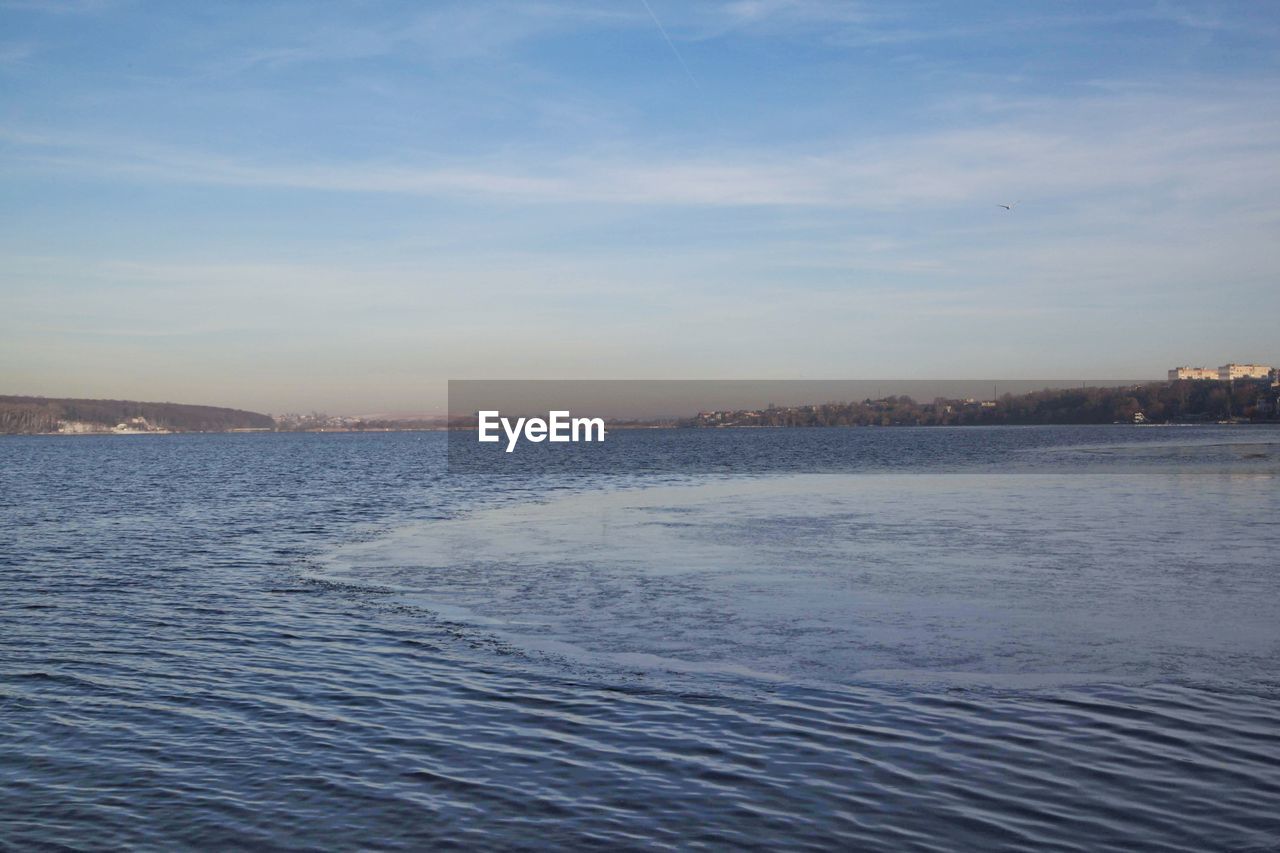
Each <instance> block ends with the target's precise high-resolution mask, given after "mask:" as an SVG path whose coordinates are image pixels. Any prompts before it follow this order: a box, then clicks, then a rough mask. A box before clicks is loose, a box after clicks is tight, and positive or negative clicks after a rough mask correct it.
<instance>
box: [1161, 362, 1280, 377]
mask: <svg viewBox="0 0 1280 853" xmlns="http://www.w3.org/2000/svg"><path fill="white" fill-rule="evenodd" d="M1272 373H1273V371H1272V369H1271V365H1269V364H1237V363H1236V362H1234V361H1232V362H1229V363H1227V364H1224V365H1222V366H1221V367H1219V368H1218V369H1217V370H1214V369H1213V368H1212V367H1185V366H1184V367H1175V368H1173V369H1172V370H1170V371H1169V381H1170V382H1177V381H1178V380H1179V379H1216V380H1218V381H1219V382H1230V381H1231V380H1233V379H1266V378H1267V377H1268V376H1270V375H1271V374H1272Z"/></svg>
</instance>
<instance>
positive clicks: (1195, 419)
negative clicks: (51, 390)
mask: <svg viewBox="0 0 1280 853" xmlns="http://www.w3.org/2000/svg"><path fill="white" fill-rule="evenodd" d="M606 423H607V424H608V426H609V428H611V429H644V428H657V427H678V428H692V429H706V428H712V429H714V428H726V427H832V426H844V427H850V426H1002V425H1009V426H1014V425H1044V426H1049V425H1067V424H1073V425H1084V424H1116V423H1121V424H1149V425H1157V424H1194V423H1280V383H1277V382H1273V381H1271V380H1268V379H1237V380H1234V381H1230V382H1228V381H1219V380H1210V379H1183V380H1174V381H1169V382H1151V383H1147V384H1143V385H1133V386H1127V387H1095V386H1090V387H1082V388H1069V389H1063V388H1058V389H1045V390H1042V391H1033V392H1030V393H1026V394H1005V395H1003V396H1001V397H999V398H997V399H994V400H976V399H971V398H969V399H954V400H953V399H946V398H941V397H939V398H937V399H935V400H933V401H931V402H927V403H926V402H919V401H916V400H913V399H912V398H910V397H907V396H889V397H884V398H881V399H876V400H872V399H867V400H862V401H860V402H828V403H818V404H813V405H801V406H773V405H770V406H766V407H764V408H761V409H737V410H718V411H705V412H699V413H698V414H697V415H695V416H693V417H687V418H665V419H655V420H617V419H614V420H609V419H606ZM475 428H476V420H475V418H474V417H454V418H445V417H434V418H400V419H397V418H376V417H364V418H361V417H348V416H337V417H335V416H329V415H325V414H321V413H319V412H313V413H311V414H309V415H279V416H274V417H273V416H272V415H264V414H260V413H258V412H249V411H245V410H242V409H230V408H222V407H218V406H198V405H188V404H183V403H148V402H138V401H134V400H81V399H63V398H47V397H23V396H0V434H6V435H142V434H152V435H165V434H171V433H178V432H401V431H422V430H432V431H438V430H448V429H475Z"/></svg>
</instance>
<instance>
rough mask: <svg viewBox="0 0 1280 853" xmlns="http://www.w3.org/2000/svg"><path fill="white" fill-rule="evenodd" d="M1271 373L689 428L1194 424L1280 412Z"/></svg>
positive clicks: (893, 401) (778, 414)
mask: <svg viewBox="0 0 1280 853" xmlns="http://www.w3.org/2000/svg"><path fill="white" fill-rule="evenodd" d="M1278 394H1280V389H1276V388H1273V387H1272V386H1271V383H1270V381H1269V380H1265V379H1238V380H1235V381H1234V382H1217V381H1213V380H1181V381H1176V382H1152V383H1150V384H1146V385H1133V386H1128V387H1118V388H1109V387H1085V388H1056V389H1050V388H1046V389H1044V390H1043V391H1033V392H1030V393H1027V394H1017V395H1014V394H1005V395H1003V396H1002V397H1000V398H998V399H996V400H987V401H978V400H949V399H943V398H937V399H935V400H934V401H933V402H930V403H918V402H916V401H915V400H913V399H912V398H910V397H907V396H891V397H885V398H883V399H879V400H863V401H861V402H849V403H823V404H818V405H812V406H770V407H767V408H765V409H762V410H740V411H733V412H704V413H701V414H699V415H698V416H697V417H694V418H690V419H688V420H685V421H682V422H681V425H682V426H686V427H719V426H812V427H816V426H992V425H998V424H1011V425H1012V424H1025V425H1030V424H1110V423H1134V422H1135V421H1136V422H1145V423H1195V422H1216V421H1223V420H1248V421H1275V420H1277V419H1280V413H1278V408H1280V407H1278V406H1277V395H1278Z"/></svg>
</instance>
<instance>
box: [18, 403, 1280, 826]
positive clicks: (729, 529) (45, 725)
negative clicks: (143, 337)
mask: <svg viewBox="0 0 1280 853" xmlns="http://www.w3.org/2000/svg"><path fill="white" fill-rule="evenodd" d="M765 433H767V434H765ZM754 434H755V435H757V436H759V437H756V438H752V437H743V436H742V435H741V434H734V435H731V436H729V437H727V438H725V439H724V441H725V444H724V445H723V446H724V447H731V446H732V445H733V443H734V442H755V443H756V447H757V451H756V458H758V459H767V458H769V456H770V455H771V451H770V450H769V447H770V446H771V443H773V442H778V441H786V442H789V443H790V444H789V450H788V457H787V458H788V460H790V461H789V462H788V464H785V465H780V466H779V470H778V471H777V472H775V473H769V472H768V471H767V470H762V469H760V468H759V467H757V468H755V469H753V472H752V476H750V477H682V476H680V475H679V474H678V473H673V474H668V475H664V476H663V477H660V478H631V477H627V476H618V475H617V474H616V472H614V471H611V470H608V469H604V468H602V469H601V470H598V471H585V472H578V475H577V476H574V477H559V476H558V475H557V476H554V477H552V476H548V477H546V478H544V479H542V480H534V481H528V482H515V481H495V480H492V479H485V478H467V477H446V476H443V475H442V460H443V448H442V446H441V442H440V437H439V436H435V435H419V434H398V435H397V434H390V435H370V436H358V435H328V436H319V435H311V436H308V435H256V436H255V435H249V436H165V437H146V438H142V439H130V438H128V437H123V438H117V437H101V438H76V439H41V438H31V439H5V440H4V441H3V442H0V452H3V454H4V455H3V467H2V468H0V522H3V523H0V601H2V602H3V606H2V607H0V620H2V621H0V629H2V630H0V783H2V784H3V790H4V792H5V793H4V807H3V808H0V842H6V843H8V844H10V845H12V846H15V847H20V848H26V847H31V846H36V845H69V846H73V847H88V846H92V847H98V846H126V845H127V846H142V847H151V848H157V849H159V848H164V849H170V848H172V847H174V846H192V845H196V846H202V847H240V848H243V847H255V848H256V847H267V848H271V847H315V846H322V847H343V848H366V847H376V848H383V847H415V848H416V847H422V846H424V845H428V844H430V845H433V846H450V845H452V846H458V847H477V846H479V847H502V848H527V847H536V846H545V845H573V846H575V847H582V846H588V847H596V846H598V847H605V846H608V847H617V846H667V847H682V848H683V847H689V846H699V845H703V846H715V847H723V846H727V845H735V846H757V845H767V846H773V847H786V848H788V849H792V848H814V849H829V848H832V847H870V848H880V849H903V848H907V849H938V850H952V849H957V848H960V849H982V850H990V849H1026V848H1028V847H1034V848H1036V849H1041V848H1047V849H1087V850H1095V849H1124V850H1131V849H1135V848H1144V847H1161V848H1166V849H1187V850H1204V849H1244V848H1250V847H1252V848H1255V849H1265V848H1270V847H1274V846H1276V845H1277V844H1280V819H1278V818H1276V817H1275V815H1277V814H1280V808H1278V805H1280V760H1278V759H1280V725H1278V724H1277V722H1276V720H1277V713H1276V712H1277V699H1278V698H1280V678H1278V677H1277V675H1278V672H1277V670H1278V668H1280V665H1278V664H1277V663H1276V661H1277V654H1276V653H1277V652H1278V651H1280V648H1278V646H1280V632H1278V631H1277V628H1276V627H1275V626H1276V625H1277V624H1280V623H1277V616H1278V615H1280V613H1277V609H1278V608H1277V605H1278V604H1280V579H1277V576H1276V565H1277V564H1278V563H1280V561H1277V560H1276V559H1275V554H1276V553H1277V548H1278V547H1280V535H1278V534H1277V532H1276V528H1275V525H1274V524H1271V523H1270V519H1272V518H1274V517H1275V512H1276V509H1277V503H1278V500H1280V489H1277V488H1276V487H1277V483H1278V482H1280V480H1278V479H1277V474H1278V470H1277V465H1278V464H1280V462H1278V459H1280V454H1277V453H1276V450H1277V448H1276V446H1275V443H1274V442H1275V439H1274V436H1275V433H1272V432H1270V431H1266V430H1239V429H1222V428H1212V427H1207V428H1189V429H1180V430H1172V431H1170V430H1133V429H1122V428H1118V429H1105V428H1104V429H1097V428H1093V429H1088V428H1086V429H1031V430H1027V429H1023V430H968V431H944V430H926V431H920V430H880V431H851V430H822V431H792V432H789V433H787V434H786V435H784V436H781V437H779V435H778V431H755V433H754ZM948 434H949V435H948ZM722 435H723V434H722ZM637 436H638V437H636V438H629V439H628V440H629V441H635V442H644V441H657V440H659V437H652V438H645V437H644V435H643V434H637ZM660 438H661V440H662V441H666V442H672V441H678V440H680V439H679V436H678V435H677V436H676V437H675V438H674V439H673V438H672V437H671V435H667V436H663V437H660ZM708 440H709V439H708V438H706V437H705V436H703V435H699V436H697V437H696V438H693V439H690V441H691V444H690V445H689V448H690V449H689V450H687V452H688V453H690V454H701V455H705V454H707V453H715V452H718V451H716V450H715V447H714V446H713V445H708V444H707V443H706V442H707V441H708ZM668 446H669V445H668ZM664 452H668V451H664ZM725 452H726V453H727V452H728V451H727V450H726V451H725ZM806 454H808V455H809V456H817V455H819V454H825V457H824V458H833V456H838V457H839V458H840V459H844V460H853V462H851V463H849V464H842V465H833V466H832V467H833V469H838V470H840V471H841V473H837V474H832V475H811V474H797V473H795V471H796V466H795V465H794V464H792V463H793V462H794V460H795V459H796V458H803V457H804V456H805V455H806ZM1014 457H1016V459H1015V458H1014ZM1135 459H1136V460H1137V461H1136V462H1135V461H1134V460H1135ZM1003 460H1013V461H1010V462H1008V464H1005V462H1004V461H1003ZM704 461H705V460H704ZM673 470H674V469H673ZM939 470H947V471H949V472H950V473H945V474H942V473H937V471H939ZM1007 470H1019V471H1025V472H1026V473H1019V474H1006V473H1002V472H1004V471H1007ZM550 486H555V487H556V490H554V491H551V492H547V491H546V488H547V487H550Z"/></svg>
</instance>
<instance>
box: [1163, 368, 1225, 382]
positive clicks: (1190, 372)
mask: <svg viewBox="0 0 1280 853" xmlns="http://www.w3.org/2000/svg"><path fill="white" fill-rule="evenodd" d="M1217 378H1218V371H1216V370H1214V369H1213V368H1211V367H1175V368H1173V369H1172V370H1170V371H1169V381H1170V382H1176V381H1178V380H1179V379H1217Z"/></svg>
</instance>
